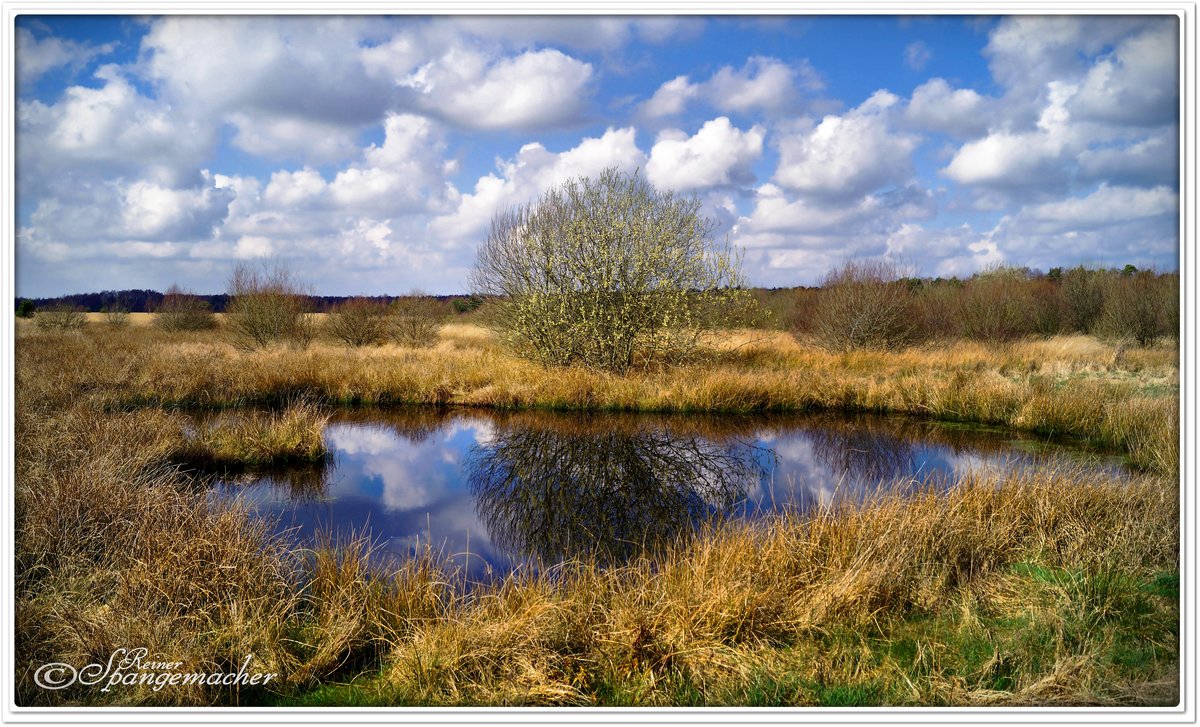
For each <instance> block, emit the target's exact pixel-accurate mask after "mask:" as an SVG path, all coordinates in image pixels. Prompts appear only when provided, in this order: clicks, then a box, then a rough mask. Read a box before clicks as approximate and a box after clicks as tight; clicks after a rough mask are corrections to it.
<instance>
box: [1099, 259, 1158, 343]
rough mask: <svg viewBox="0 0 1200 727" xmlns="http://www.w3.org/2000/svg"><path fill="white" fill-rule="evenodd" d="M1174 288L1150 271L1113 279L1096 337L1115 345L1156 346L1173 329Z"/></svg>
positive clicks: (1106, 296)
mask: <svg viewBox="0 0 1200 727" xmlns="http://www.w3.org/2000/svg"><path fill="white" fill-rule="evenodd" d="M1173 293H1175V291H1174V290H1173V286H1171V285H1170V284H1169V282H1166V284H1164V281H1162V280H1161V279H1160V278H1159V276H1157V275H1155V274H1154V273H1153V272H1151V271H1148V270H1143V271H1140V272H1136V273H1133V274H1130V275H1119V276H1114V277H1112V278H1110V280H1109V285H1108V290H1107V291H1106V293H1105V296H1104V311H1103V313H1101V315H1100V319H1099V321H1098V322H1097V324H1096V333H1097V335H1099V336H1101V337H1102V338H1106V339H1109V340H1113V341H1120V342H1125V343H1131V344H1136V345H1138V346H1152V345H1154V344H1155V343H1156V342H1157V341H1158V339H1159V338H1161V337H1163V336H1164V335H1167V334H1171V333H1175V332H1176V331H1177V330H1178V329H1177V328H1175V329H1172V328H1171V326H1172V325H1173V324H1174V321H1172V313H1171V306H1172V302H1171V301H1172V300H1173V301H1175V304H1177V302H1178V296H1177V294H1176V295H1173Z"/></svg>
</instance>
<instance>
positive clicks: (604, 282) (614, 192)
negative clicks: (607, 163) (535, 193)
mask: <svg viewBox="0 0 1200 727" xmlns="http://www.w3.org/2000/svg"><path fill="white" fill-rule="evenodd" d="M715 226H716V223H715V222H714V221H713V220H711V219H708V218H706V217H704V216H702V215H701V214H700V201H699V200H698V199H696V198H694V197H680V196H677V195H676V194H674V193H672V192H665V191H660V190H656V189H655V188H654V187H653V186H651V185H650V184H649V183H648V182H646V181H645V180H644V179H642V178H641V177H640V176H638V175H637V174H636V173H635V174H632V175H626V174H622V173H621V172H618V171H617V170H616V169H607V170H605V171H604V172H602V173H601V174H600V175H599V176H597V177H594V178H582V179H572V180H569V181H567V182H565V183H563V184H560V185H558V186H556V187H554V188H552V189H550V190H548V191H547V192H545V193H544V194H543V195H542V196H541V198H540V199H538V200H537V201H536V202H533V203H530V204H527V205H524V206H520V207H516V208H513V209H510V210H507V211H504V212H500V213H498V214H496V215H495V216H494V217H493V218H492V226H491V231H490V232H489V233H488V236H487V239H486V240H485V241H484V243H483V245H482V246H481V247H480V248H479V252H478V257H477V259H476V263H475V269H474V272H473V275H472V287H473V289H474V292H475V293H476V294H481V295H488V296H495V297H496V303H495V306H496V310H495V311H494V313H495V316H494V319H493V320H494V321H495V323H496V325H497V326H498V328H499V329H500V333H501V337H502V339H503V340H504V341H505V342H506V343H507V344H508V345H510V346H511V347H512V348H513V349H514V350H515V351H516V352H517V353H519V354H521V355H524V356H527V357H529V358H532V359H534V360H536V361H539V362H542V363H544V364H552V365H569V364H582V365H584V366H589V367H593V368H597V369H603V370H607V371H615V372H622V371H625V370H627V369H629V368H630V367H645V366H648V365H650V364H651V363H652V362H654V361H679V360H682V359H684V358H686V357H688V356H689V355H691V354H693V353H694V352H695V351H696V350H697V349H698V345H699V343H700V341H701V337H702V335H703V333H704V332H705V331H707V330H711V329H713V328H716V327H719V326H721V325H727V324H728V323H729V321H730V318H728V317H727V315H726V314H730V313H732V312H734V311H737V312H741V310H742V309H745V308H747V307H750V306H751V305H752V303H753V301H752V300H751V298H750V294H749V291H747V290H744V289H743V288H742V277H741V274H740V270H739V260H738V258H737V257H735V256H734V255H733V253H732V252H731V251H730V250H729V248H728V247H727V246H724V247H722V246H718V245H716V244H714V241H713V231H714V229H715Z"/></svg>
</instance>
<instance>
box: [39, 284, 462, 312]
mask: <svg viewBox="0 0 1200 727" xmlns="http://www.w3.org/2000/svg"><path fill="white" fill-rule="evenodd" d="M195 297H196V298H199V299H200V300H203V301H206V302H207V303H208V304H209V306H210V307H211V308H212V310H213V312H216V313H223V312H224V311H225V307H226V305H228V303H229V296H228V295H226V294H224V293H221V294H218V295H196V296H195ZM355 297H358V296H349V295H312V296H308V299H309V301H310V302H311V303H312V306H313V310H315V311H317V312H320V313H325V312H328V311H329V309H330V308H332V307H334V306H336V305H338V304H340V303H344V302H346V301H348V300H350V299H351V298H355ZM401 297H402V296H397V295H375V296H366V299H367V300H373V301H379V302H382V303H384V304H391V303H392V302H393V301H395V300H397V299H399V298H401ZM421 297H423V298H427V299H430V300H436V301H438V302H439V303H444V304H448V305H451V306H453V307H454V309H455V311H456V312H461V311H460V309H463V310H470V309H474V308H477V307H479V303H478V302H477V299H476V298H474V297H473V296H470V295H426V296H421ZM26 300H28V301H29V302H30V303H31V304H32V305H33V310H41V309H44V308H49V307H52V306H56V305H61V304H66V305H68V306H71V307H73V308H82V309H83V310H85V311H88V312H91V313H97V312H99V311H102V310H108V309H112V308H117V309H121V310H125V311H128V312H130V313H153V312H154V311H156V310H158V308H159V307H160V306H161V305H162V301H163V293H160V292H158V291H157V290H103V291H101V292H99V293H74V294H72V295H63V296H59V297H57V298H17V299H16V309H17V310H18V311H20V310H21V305H22V302H23V301H26ZM456 301H457V303H456ZM26 307H28V306H26Z"/></svg>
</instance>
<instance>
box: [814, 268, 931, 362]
mask: <svg viewBox="0 0 1200 727" xmlns="http://www.w3.org/2000/svg"><path fill="white" fill-rule="evenodd" d="M912 298H913V296H912V293H911V291H910V286H909V285H908V284H907V283H905V281H903V280H901V279H900V274H899V270H898V269H897V267H896V265H895V264H894V263H891V262H888V261H884V260H851V261H849V262H847V263H845V264H844V265H842V267H840V268H837V269H835V270H832V271H830V272H829V274H828V275H826V277H825V281H824V282H823V283H822V286H821V293H820V298H818V302H817V307H816V311H815V312H814V316H813V334H814V335H815V337H816V339H817V341H818V342H819V343H820V344H821V345H822V346H824V347H825V348H828V349H830V350H833V351H849V350H852V349H856V348H899V347H901V346H904V345H907V344H909V343H911V342H912V340H913V337H914V334H915V332H916V328H915V326H914V320H915V319H914V315H913V300H912Z"/></svg>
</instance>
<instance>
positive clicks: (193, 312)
mask: <svg viewBox="0 0 1200 727" xmlns="http://www.w3.org/2000/svg"><path fill="white" fill-rule="evenodd" d="M155 312H156V313H157V315H155V317H154V324H155V325H156V326H158V327H159V328H161V329H163V330H164V331H201V330H204V329H207V328H212V327H214V326H215V325H216V324H217V321H216V318H214V317H213V312H212V307H211V306H210V305H209V304H208V301H207V300H204V299H203V298H201V297H200V296H198V295H195V294H193V293H190V292H188V291H186V290H184V289H182V288H180V287H179V286H178V285H174V284H172V285H171V287H170V288H168V289H167V292H166V294H164V295H163V299H162V303H160V304H159V306H158V310H157V311H155Z"/></svg>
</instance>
